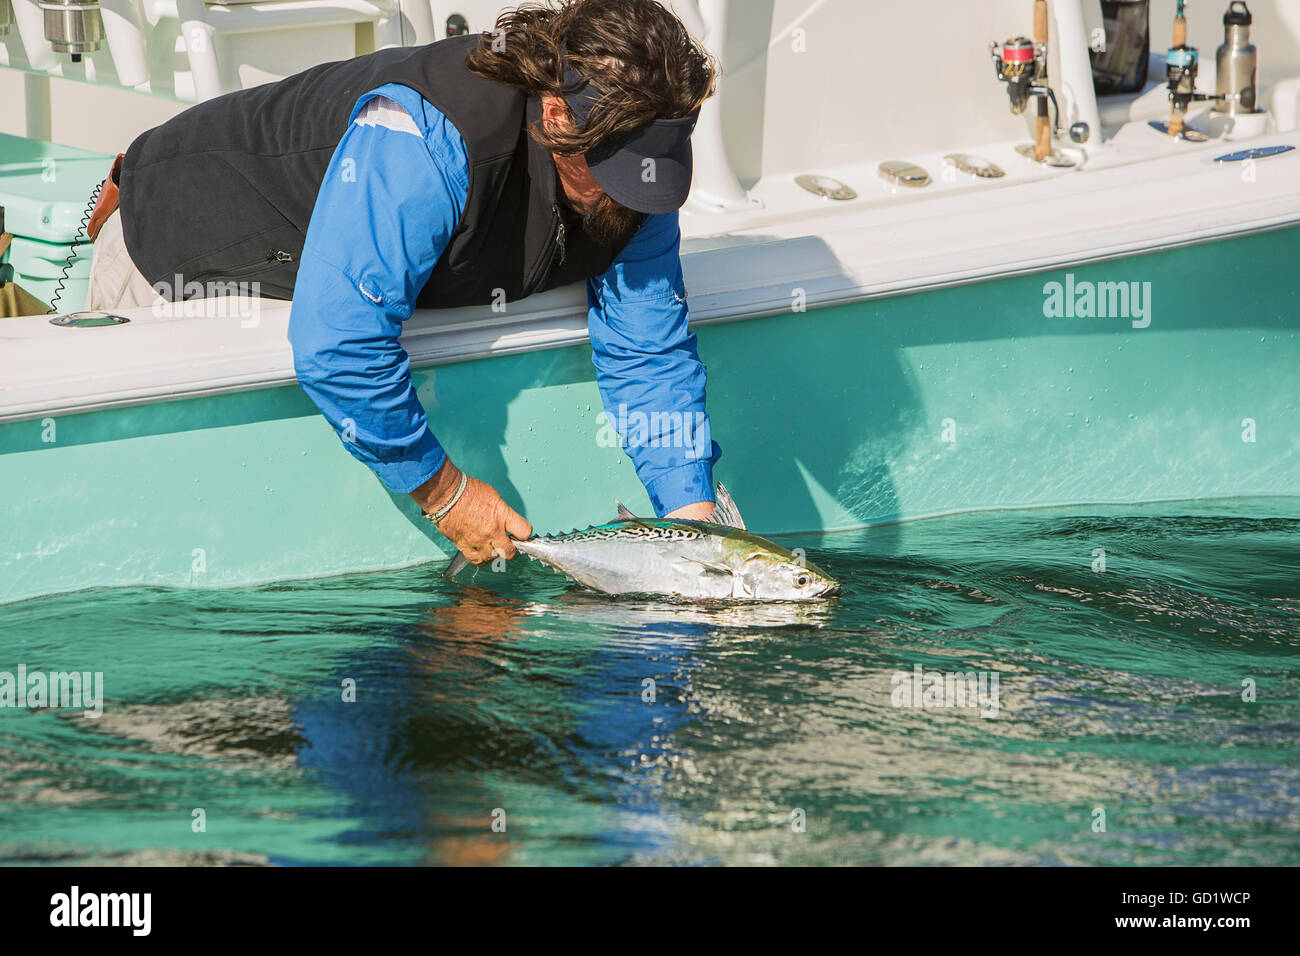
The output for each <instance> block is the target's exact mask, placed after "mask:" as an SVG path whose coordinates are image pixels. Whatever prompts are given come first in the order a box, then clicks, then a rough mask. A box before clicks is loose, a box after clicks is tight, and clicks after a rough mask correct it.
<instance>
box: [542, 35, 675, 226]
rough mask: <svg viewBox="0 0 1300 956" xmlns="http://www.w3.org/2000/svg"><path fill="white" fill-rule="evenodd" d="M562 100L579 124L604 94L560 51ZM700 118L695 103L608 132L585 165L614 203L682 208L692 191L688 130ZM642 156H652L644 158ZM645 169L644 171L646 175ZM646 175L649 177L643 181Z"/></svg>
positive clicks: (647, 209) (640, 208)
mask: <svg viewBox="0 0 1300 956" xmlns="http://www.w3.org/2000/svg"><path fill="white" fill-rule="evenodd" d="M560 60H561V63H562V65H563V67H564V78H563V91H564V101H565V102H566V103H568V104H569V109H571V110H573V117H574V119H575V120H576V121H577V123H578V125H579V126H585V125H586V123H587V116H588V115H589V114H590V113H591V110H592V107H594V106H595V105H596V104H597V103H598V102H600V98H601V96H602V95H603V94H602V92H601V91H600V89H599V88H597V87H596V86H594V85H592V83H591V81H590V80H587V79H584V78H583V77H581V76H579V75H578V73H577V71H576V70H574V69H573V68H572V67H571V66H570V65H569V61H568V58H567V57H566V56H564V54H563V53H561V54H560ZM699 118H700V111H699V109H698V108H696V110H695V111H694V112H692V113H691V114H690V115H689V116H683V117H681V118H679V119H659V120H652V121H651V122H649V123H647V124H645V125H644V126H641V127H639V128H637V129H634V130H632V131H631V132H629V133H626V134H624V135H622V136H617V137H611V138H610V139H609V140H606V141H605V142H602V143H599V144H597V145H596V146H594V147H593V148H592V149H590V150H588V151H587V153H586V155H585V158H586V160H587V168H588V169H590V170H591V175H592V176H593V177H594V178H595V180H596V183H597V185H599V186H600V188H601V189H603V190H605V192H606V193H607V194H608V195H609V197H610V198H611V199H613V200H614V201H615V202H617V203H621V204H622V205H624V206H627V208H629V209H632V210H634V211H636V212H644V213H664V212H672V211H673V210H675V209H680V208H681V205H682V203H684V202H686V196H687V195H688V194H689V193H690V191H691V165H692V154H691V132H692V131H693V130H694V129H695V121H696V120H698V119H699ZM646 160H653V163H651V164H647V162H646ZM647 174H648V176H647ZM647 180H648V181H647Z"/></svg>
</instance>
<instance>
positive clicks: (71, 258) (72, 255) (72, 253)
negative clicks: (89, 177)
mask: <svg viewBox="0 0 1300 956" xmlns="http://www.w3.org/2000/svg"><path fill="white" fill-rule="evenodd" d="M104 182H108V180H104ZM104 182H101V183H100V184H99V185H98V186H96V187H95V188H94V189H93V190H92V191H91V193H90V202H88V203H86V211H85V212H84V213H83V214H82V216H81V225H80V226H78V227H77V234H76V235H75V236H73V237H72V242H71V244H70V245H69V246H68V261H67V262H66V263H64V266H63V272H62V273H61V274H60V275H59V282H58V284H57V285H56V286H55V287H54V296H53V297H52V298H51V299H50V311H49V312H46V313H45V314H46V315H53V314H54V312H55V308H54V304H55V303H56V302H58V301H59V296H61V295H63V284H64V283H65V282H67V281H68V273H69V272H71V271H72V263H73V262H75V261H76V259H77V246H85V245H90V239H89V238H86V239H82V238H81V237H82V236H85V235H86V229H87V227H89V225H90V216H91V214H92V213H93V212H94V211H95V203H97V202H99V193H100V191H101V190H102V189H103V188H104Z"/></svg>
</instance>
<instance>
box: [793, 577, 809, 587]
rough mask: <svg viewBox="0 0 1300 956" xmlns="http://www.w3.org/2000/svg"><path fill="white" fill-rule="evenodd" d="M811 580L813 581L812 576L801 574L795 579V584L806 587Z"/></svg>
mask: <svg viewBox="0 0 1300 956" xmlns="http://www.w3.org/2000/svg"><path fill="white" fill-rule="evenodd" d="M810 581H812V578H811V577H809V576H808V575H806V574H801V575H799V576H798V577H797V578H795V579H794V586H795V587H797V588H806V587H807V586H808V583H809V582H810Z"/></svg>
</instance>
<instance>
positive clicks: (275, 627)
mask: <svg viewBox="0 0 1300 956" xmlns="http://www.w3.org/2000/svg"><path fill="white" fill-rule="evenodd" d="M782 543H783V544H786V545H787V546H791V547H794V546H803V547H806V548H807V549H808V555H809V558H810V559H811V560H813V561H815V562H816V563H818V564H819V565H820V566H822V567H824V568H825V569H827V570H828V571H829V572H830V573H832V574H834V575H835V576H837V577H839V578H840V579H841V580H842V581H843V583H844V586H845V595H844V596H843V597H842V598H840V599H838V600H835V601H832V602H829V603H827V604H825V605H818V606H810V607H794V606H766V607H684V606H679V605H671V604H664V603H655V602H647V601H636V600H619V601H616V600H610V599H605V598H600V597H595V596H591V595H588V594H586V593H584V592H580V591H578V590H576V589H574V588H573V587H571V586H570V585H568V584H567V583H566V582H565V581H564V580H563V579H561V578H559V577H558V576H556V575H555V574H553V573H552V572H550V571H548V570H546V569H544V568H542V567H540V566H538V565H527V564H524V563H523V560H522V559H521V560H520V561H519V562H515V563H514V564H513V565H512V566H511V568H510V569H509V570H507V571H506V572H504V573H494V572H492V571H490V570H483V571H479V572H478V574H477V575H474V576H471V575H469V574H466V575H465V576H464V581H463V582H462V583H460V584H456V585H448V584H445V583H444V582H443V581H442V580H441V579H440V577H439V572H440V570H441V568H440V567H435V566H425V567H418V568H413V569H407V570H404V571H400V572H390V573H383V574H368V575H364V576H361V575H359V576H352V577H346V578H335V579H329V580H320V581H313V582H302V583H293V584H287V585H277V586H267V587H258V588H248V589H234V590H168V589H111V590H95V591H87V592H82V593H77V594H72V595H65V596H58V597H52V598H42V599H38V600H31V601H26V602H22V603H17V604H10V605H5V606H0V671H9V672H16V670H17V668H18V666H19V665H20V664H21V665H26V667H27V668H28V669H29V670H44V671H60V670H74V669H75V670H80V671H92V672H96V671H97V672H102V674H103V687H104V698H105V700H104V703H103V714H102V716H100V717H99V718H97V719H96V718H88V717H85V716H83V715H82V713H81V712H80V711H73V710H69V709H66V708H65V709H55V708H45V709H35V710H33V709H29V708H18V707H8V708H4V709H0V860H2V861H3V862H6V863H10V864H13V863H24V864H26V863H64V862H67V863H73V862H76V863H104V862H106V863H122V864H136V863H220V862H235V863H241V862H243V863H272V864H375V863H388V864H423V863H467V864H622V863H632V864H636V863H743V864H773V863H775V864H844V863H852V864H1156V865H1162V864H1209V865H1214V864H1297V863H1300V840H1298V839H1297V837H1298V835H1300V750H1298V749H1297V746H1296V744H1297V742H1298V741H1300V658H1297V649H1298V648H1300V500H1296V499H1288V500H1249V501H1245V500H1243V501H1229V502H1217V503H1215V502H1210V503H1198V504H1164V505H1149V506H1140V507H1139V506H1135V507H1123V508H1116V507H1106V508H1072V509H1068V510H1052V511H1034V512H1015V513H1007V512H1004V513H985V514H966V515H959V516H952V517H947V518H938V519H931V520H927V521H917V522H911V523H908V524H901V525H892V526H884V527H877V528H873V529H868V530H863V531H859V532H852V533H843V534H835V535H827V536H824V537H821V538H815V537H814V538H809V539H806V540H797V539H793V538H786V539H782ZM1102 552H1104V558H1105V570H1104V571H1103V570H1101V565H1100V558H1101V557H1102ZM918 665H919V666H920V667H921V668H922V673H923V674H929V673H934V672H939V673H940V674H955V673H965V672H972V671H973V672H976V673H979V672H984V673H985V674H986V675H993V674H996V676H997V680H998V685H997V686H998V692H997V695H998V696H997V708H996V716H988V717H984V716H981V712H982V711H981V709H980V708H979V707H969V706H943V707H924V706H922V707H906V706H898V704H899V703H900V700H899V694H898V688H899V686H900V684H899V681H900V679H901V676H900V675H906V674H915V668H916V667H917V666H918ZM350 682H355V701H350V700H345V699H344V698H345V696H351V695H350V694H348V693H347V688H348V687H350V686H352V684H351V683H350ZM1252 697H1253V699H1251V698H1252ZM989 710H990V708H987V707H986V708H984V711H983V712H988V711H989ZM196 811H201V813H200V814H196ZM200 818H201V819H202V822H203V824H204V826H203V827H202V828H199V827H198V823H197V821H198V820H199V819H200ZM494 824H495V825H494ZM1103 824H1104V829H1103Z"/></svg>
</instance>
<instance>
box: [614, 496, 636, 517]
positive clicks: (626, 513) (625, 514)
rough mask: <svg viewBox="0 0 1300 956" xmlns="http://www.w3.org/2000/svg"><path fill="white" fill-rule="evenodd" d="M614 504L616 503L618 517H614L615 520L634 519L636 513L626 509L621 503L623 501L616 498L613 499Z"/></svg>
mask: <svg viewBox="0 0 1300 956" xmlns="http://www.w3.org/2000/svg"><path fill="white" fill-rule="evenodd" d="M614 504H616V505H618V517H617V518H615V519H614V520H615V521H635V520H636V515H634V514H632V512H631V511H629V510H628V507H627V505H625V504H623V502H621V501H619V500H618V499H615V500H614Z"/></svg>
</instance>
